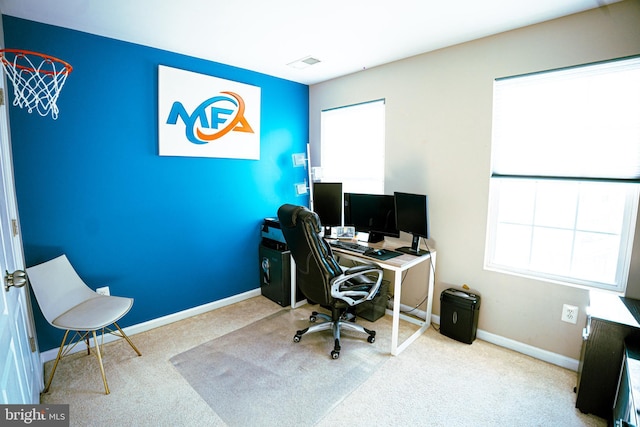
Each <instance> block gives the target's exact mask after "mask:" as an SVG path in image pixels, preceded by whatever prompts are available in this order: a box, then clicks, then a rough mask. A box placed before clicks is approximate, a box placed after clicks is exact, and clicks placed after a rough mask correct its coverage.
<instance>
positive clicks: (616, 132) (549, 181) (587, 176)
mask: <svg viewBox="0 0 640 427" xmlns="http://www.w3.org/2000/svg"><path fill="white" fill-rule="evenodd" d="M625 67H627V68H625ZM629 69H631V70H632V71H631V72H632V73H634V74H633V76H634V77H633V79H632V81H633V84H631V85H629V86H625V87H618V88H617V89H618V90H616V87H615V84H611V80H612V79H611V78H610V77H609V75H613V76H614V77H615V76H618V77H616V78H619V76H620V74H618V75H616V74H613V73H615V72H620V71H621V70H622V71H623V72H625V73H626V72H628V70H629ZM638 73H640V57H633V58H623V59H621V60H614V61H606V62H601V63H596V64H587V65H586V66H578V67H571V68H567V69H562V70H552V71H550V72H544V73H536V74H532V75H526V76H516V77H512V78H508V79H505V80H508V81H504V82H503V81H499V80H498V81H496V84H495V85H494V116H493V120H494V123H493V142H492V177H491V179H490V195H489V210H488V223H487V239H486V248H485V268H486V269H487V270H492V271H498V272H501V273H506V274H513V275H517V276H522V277H528V278H533V279H537V280H544V281H549V282H554V283H560V284H563V285H569V286H577V287H582V288H587V289H592V288H597V289H604V290H609V291H613V292H617V293H623V292H624V291H625V290H626V285H627V280H628V274H629V267H630V263H631V255H632V250H633V240H634V233H635V228H636V220H637V210H638V197H639V190H638V187H639V186H638V183H639V182H640V144H639V143H638V141H639V140H640V138H639V137H640V84H636V83H635V82H636V81H637V80H638V81H640V79H637V78H636V76H638V75H640V74H638ZM593 76H596V77H595V78H596V79H597V78H598V76H602V80H592V79H593V78H594V77H593ZM574 79H575V80H576V81H578V83H576V84H575V87H574V83H575V81H574ZM580 79H582V80H583V82H582V86H580V84H581V83H580ZM605 79H609V80H605ZM606 82H609V84H607V83H606ZM520 85H522V86H520ZM536 85H540V86H536ZM547 85H548V86H547ZM552 85H555V86H552ZM598 85H599V86H598ZM527 86H529V87H527ZM550 87H554V88H555V89H554V90H549V92H550V93H551V94H549V93H544V91H545V90H547V89H548V88H550ZM602 87H604V88H606V90H603V89H602ZM505 88H506V89H505ZM531 88H533V90H531ZM565 88H567V90H564V89H565ZM569 88H570V89H569ZM576 88H577V89H576ZM581 88H582V89H581ZM598 88H600V90H601V92H600V93H598ZM558 89H560V90H559V91H558ZM609 89H612V90H609ZM558 92H559V93H561V95H557V93H558ZM584 92H589V93H588V94H586V95H585V93H584ZM627 92H629V93H627ZM514 93H515V94H517V95H516V96H515V97H514ZM539 93H542V94H543V95H542V96H539V95H538V94H539ZM613 93H616V94H618V95H616V96H615V97H614V95H612V94H613ZM602 94H606V95H605V98H595V96H596V95H599V96H601V95H602ZM538 96H539V98H538ZM592 97H593V98H592ZM592 99H597V100H598V101H597V103H596V102H595V101H592ZM601 99H603V100H604V101H605V102H602V100H601ZM543 101H544V103H542V102H543ZM589 102H593V104H591V105H589V104H588V103H589ZM585 103H587V108H584V105H583V104H585ZM620 103H623V104H622V105H623V107H624V108H620V107H617V106H618V105H620ZM557 105H563V106H564V107H567V109H566V111H567V114H566V117H561V118H559V119H556V118H555V116H556V115H557V113H551V114H550V113H549V111H553V110H554V108H556V107H557ZM603 105H606V106H607V107H606V108H600V107H601V106H603ZM612 105H615V106H616V107H617V108H612ZM572 106H573V107H572ZM629 108H631V109H632V112H629V111H628V109H629ZM592 109H593V110H596V111H595V113H594V112H592V111H591V110H592ZM610 110H614V111H613V113H611V112H610ZM556 111H564V110H556ZM538 112H539V114H538ZM595 118H597V119H598V120H600V121H599V122H596V123H594V121H595ZM514 123H517V124H518V125H517V126H512V125H513V124H514ZM518 127H521V128H522V129H527V130H528V131H526V132H524V131H521V130H519V128H518ZM545 132H546V134H545ZM532 134H534V135H533V136H532ZM545 135H550V136H549V137H545ZM557 135H562V137H558V136H557ZM593 135H598V137H597V138H593ZM589 144H591V145H589ZM602 147H605V149H603V148H602ZM612 159H613V160H612ZM608 161H610V162H609V163H608ZM575 183H581V184H575ZM550 185H551V186H553V188H555V190H553V189H552V190H549V191H547V190H545V188H547V189H548V188H550ZM587 186H592V187H590V188H592V193H593V194H595V193H598V191H599V190H598V189H599V188H610V189H612V190H610V191H611V192H612V193H613V189H616V190H618V189H619V190H621V195H620V197H619V199H618V202H619V204H618V206H619V209H620V211H618V212H617V214H616V215H614V216H608V217H607V219H613V218H615V219H616V220H615V221H611V222H612V223H615V224H616V226H615V227H618V229H617V230H614V231H611V232H609V231H607V232H606V233H605V232H599V231H598V230H597V228H598V227H603V225H602V224H597V223H595V222H593V221H592V224H595V225H593V226H592V227H591V229H585V228H584V224H582V225H580V221H579V220H578V218H579V217H582V218H584V216H581V214H580V212H581V211H580V208H581V205H580V197H579V196H578V194H579V193H578V190H576V189H577V188H585V187H587ZM603 186H612V187H603ZM510 187H511V188H512V191H510V192H507V193H505V194H509V195H510V196H509V202H507V203H506V204H505V205H501V193H504V192H505V191H507V189H508V188H510ZM514 188H515V189H517V190H516V191H514V190H513V189H514ZM559 188H565V189H568V188H570V189H571V190H570V191H568V192H567V193H566V194H567V198H566V199H557V203H554V204H550V206H554V209H555V206H556V205H557V211H553V212H552V216H551V217H549V218H554V217H556V216H557V217H561V216H562V215H563V212H564V214H565V218H566V221H565V223H566V225H562V226H556V225H553V226H551V227H548V226H545V224H544V220H541V219H540V218H541V217H542V216H541V215H542V214H543V213H544V212H543V213H542V214H541V213H540V212H539V211H540V210H542V206H543V203H544V199H543V198H542V199H540V203H541V205H540V206H536V203H537V202H536V200H537V199H536V198H537V197H542V196H543V195H545V194H547V195H548V194H552V193H553V192H554V191H558V190H557V189H559ZM574 190H575V191H574ZM585 194H588V193H585ZM601 194H602V192H601ZM523 195H527V196H526V197H525V196H523ZM502 197H503V199H502V200H503V202H502V203H504V197H505V196H504V194H503V195H502ZM517 199H521V200H518V202H516V200H517ZM622 199H624V201H623V200H622ZM585 200H586V199H585ZM510 202H512V203H510ZM623 205H624V207H622V206H623ZM501 206H502V209H503V210H502V214H501ZM518 206H520V207H521V209H520V210H521V212H522V215H521V218H522V220H521V221H520V220H518V221H514V220H513V219H512V218H509V217H508V215H506V214H505V212H510V211H509V210H508V209H511V208H513V207H518ZM522 206H527V207H526V208H522ZM561 206H564V208H561ZM504 209H507V210H506V211H505V210H504ZM561 209H564V210H561ZM582 209H583V211H582V214H584V213H585V212H593V211H592V210H586V209H587V208H586V207H584V206H582ZM514 211H515V212H516V214H517V213H518V212H517V209H516V210H514ZM514 215H515V214H512V215H511V216H512V217H513V216H514ZM535 215H538V218H535ZM572 215H573V216H574V218H572V217H571V216H572ZM509 221H511V222H509ZM554 221H555V220H554ZM565 227H566V228H565ZM615 227H614V228H615ZM506 229H509V230H511V231H512V233H511V234H505V232H504V230H506ZM499 230H503V231H502V233H503V236H504V235H508V236H509V238H507V239H503V240H500V239H501V237H500V234H499ZM527 230H528V231H527ZM545 234H546V235H548V236H550V235H557V236H560V235H562V236H563V239H564V240H563V243H566V246H565V247H564V251H562V250H560V251H559V252H558V253H557V256H558V258H560V259H562V260H563V263H561V262H559V260H556V259H554V258H553V256H549V255H550V254H553V253H554V251H555V250H556V249H558V248H557V247H556V246H558V247H559V246H560V243H558V244H557V245H548V246H550V247H549V253H548V254H546V253H545V254H544V255H545V256H547V260H546V261H545V262H546V264H544V263H543V264H538V265H540V266H541V267H540V268H538V267H536V259H539V258H537V256H538V255H540V254H541V253H543V252H544V251H543V250H542V249H543V248H542V247H541V246H537V248H536V243H535V242H536V241H535V239H537V238H538V237H534V236H540V235H545ZM514 236H519V237H518V238H514ZM576 236H577V237H576ZM581 236H589V237H591V238H593V241H602V242H610V241H614V240H615V239H616V238H619V240H618V241H617V242H616V243H615V244H611V243H609V245H608V247H609V249H608V250H607V252H602V251H603V250H604V249H603V248H602V247H600V246H598V245H597V244H593V243H591V245H593V246H592V247H591V248H592V249H593V253H591V252H589V250H586V249H584V247H585V246H587V244H584V245H583V246H580V245H578V244H577V243H576V241H579V237H581ZM617 236H619V237H617ZM599 238H601V240H598V239H599ZM584 241H586V240H584V239H583V242H584ZM500 242H502V244H506V245H507V246H503V247H502V249H501V248H500V247H499V246H500V244H501V243H500ZM505 242H506V243H505ZM556 242H560V241H559V240H556ZM602 246H607V245H606V244H602ZM505 247H509V249H510V250H511V251H512V252H513V253H510V252H508V251H506V250H505V249H504V248H505ZM536 251H537V252H536ZM615 251H617V253H615ZM599 253H602V254H603V255H602V256H601V257H600V258H601V259H599V257H598V254H599ZM585 254H586V255H585ZM527 257H529V258H528V259H527ZM543 258H544V257H543ZM604 259H608V260H609V262H610V264H609V266H610V267H611V266H613V265H614V264H615V272H613V271H611V269H609V270H607V269H606V268H604V267H603V268H601V269H600V270H598V268H596V267H594V268H591V264H590V262H593V264H594V266H595V264H596V263H598V262H600V263H601V264H602V263H603V262H602V261H601V260H604ZM585 260H590V261H589V262H585ZM574 261H575V262H576V263H577V264H576V265H578V263H579V262H582V264H581V267H580V268H579V269H578V271H579V272H580V273H576V272H575V271H574V270H571V267H568V266H569V265H571V263H573V262H574ZM616 261H617V262H616ZM556 262H557V266H556V265H554V264H555V263H556ZM560 265H561V266H562V267H563V268H560V267H558V266H560ZM556 267H557V268H556ZM600 271H610V273H609V274H599V273H600ZM586 272H589V274H587V273H586ZM585 276H588V277H585Z"/></svg>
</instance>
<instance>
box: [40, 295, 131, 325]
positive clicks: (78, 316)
mask: <svg viewBox="0 0 640 427" xmlns="http://www.w3.org/2000/svg"><path fill="white" fill-rule="evenodd" d="M132 306H133V299H131V298H123V297H115V296H106V295H96V297H95V298H91V299H89V300H86V301H84V302H82V303H80V304H78V305H76V306H75V307H73V308H72V309H71V310H69V311H67V312H66V313H63V314H62V315H60V316H59V317H57V318H55V319H53V321H52V322H51V324H52V325H53V326H55V327H57V328H60V329H71V330H72V331H94V330H98V329H102V328H105V327H107V326H109V325H111V324H112V323H113V322H117V321H118V320H120V319H121V318H122V316H124V315H125V314H127V313H128V312H129V310H130V309H131V307H132Z"/></svg>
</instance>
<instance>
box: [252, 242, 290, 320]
mask: <svg viewBox="0 0 640 427" xmlns="http://www.w3.org/2000/svg"><path fill="white" fill-rule="evenodd" d="M259 261H260V290H261V292H262V295H263V296H265V297H267V298H269V299H270V300H271V301H274V302H276V303H278V304H280V305H281V306H283V307H287V306H288V305H290V304H291V252H289V251H288V250H287V251H284V250H280V249H276V248H274V247H269V246H267V245H265V244H264V242H263V243H262V244H260V248H259Z"/></svg>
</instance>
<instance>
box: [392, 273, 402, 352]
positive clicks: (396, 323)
mask: <svg viewBox="0 0 640 427" xmlns="http://www.w3.org/2000/svg"><path fill="white" fill-rule="evenodd" d="M401 293H402V272H401V271H399V270H397V271H396V272H395V275H394V285H393V316H392V319H391V325H392V326H391V354H392V355H393V356H397V355H398V329H399V327H400V295H401Z"/></svg>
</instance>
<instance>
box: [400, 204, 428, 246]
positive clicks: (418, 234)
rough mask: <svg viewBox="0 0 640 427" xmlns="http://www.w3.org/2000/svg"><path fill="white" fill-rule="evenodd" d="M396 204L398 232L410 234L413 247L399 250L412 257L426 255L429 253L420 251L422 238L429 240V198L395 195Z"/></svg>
mask: <svg viewBox="0 0 640 427" xmlns="http://www.w3.org/2000/svg"><path fill="white" fill-rule="evenodd" d="M394 197H395V203H396V224H397V226H398V230H400V231H404V232H406V233H410V234H411V236H412V243H411V247H410V248H409V247H404V248H398V249H397V250H398V251H400V252H405V253H409V254H412V255H426V254H428V253H429V251H425V250H423V249H420V238H425V239H429V238H430V237H431V230H430V227H429V198H428V197H427V196H426V195H424V194H411V193H399V192H395V193H394Z"/></svg>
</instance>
